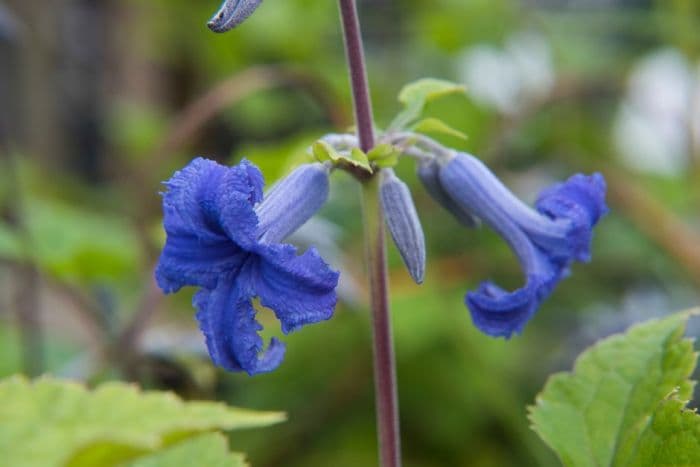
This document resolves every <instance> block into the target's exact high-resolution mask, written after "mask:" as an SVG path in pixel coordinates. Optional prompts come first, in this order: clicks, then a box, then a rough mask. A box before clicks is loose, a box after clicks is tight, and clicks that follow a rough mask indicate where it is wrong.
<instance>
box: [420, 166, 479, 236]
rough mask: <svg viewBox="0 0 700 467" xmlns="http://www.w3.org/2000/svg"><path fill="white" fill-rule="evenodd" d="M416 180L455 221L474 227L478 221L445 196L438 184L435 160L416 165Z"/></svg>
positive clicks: (439, 183)
mask: <svg viewBox="0 0 700 467" xmlns="http://www.w3.org/2000/svg"><path fill="white" fill-rule="evenodd" d="M417 172H418V178H419V179H420V181H421V182H422V183H423V186H424V187H425V189H426V191H427V192H428V194H429V195H430V196H431V197H432V198H433V199H434V200H435V201H436V202H437V203H438V204H439V205H440V206H442V207H443V208H444V209H445V210H446V211H447V212H449V213H450V214H452V215H453V216H454V217H455V219H457V221H458V222H459V223H460V224H462V225H464V226H465V227H476V226H478V225H479V219H478V218H477V217H475V216H474V214H472V213H471V212H469V211H468V210H467V209H466V208H464V207H463V206H461V205H460V204H458V203H456V202H455V201H454V200H453V199H452V198H450V195H448V194H447V192H446V191H445V189H444V188H443V186H442V183H441V182H440V165H439V164H438V162H437V161H435V160H429V161H422V162H420V163H419V164H418V171H417Z"/></svg>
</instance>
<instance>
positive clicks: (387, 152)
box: [367, 143, 401, 168]
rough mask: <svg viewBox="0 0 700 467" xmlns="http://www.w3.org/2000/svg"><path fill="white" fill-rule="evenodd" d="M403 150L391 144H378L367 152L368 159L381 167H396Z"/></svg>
mask: <svg viewBox="0 0 700 467" xmlns="http://www.w3.org/2000/svg"><path fill="white" fill-rule="evenodd" d="M400 155H401V151H400V150H399V148H397V147H396V146H393V145H391V144H386V143H383V144H378V145H376V146H375V147H374V148H372V149H371V150H370V151H369V152H368V153H367V159H368V160H369V162H371V163H373V164H374V165H376V166H377V167H380V168H388V167H394V166H395V165H396V164H398V162H399V156H400Z"/></svg>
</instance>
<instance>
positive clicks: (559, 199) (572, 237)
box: [535, 173, 608, 261]
mask: <svg viewBox="0 0 700 467" xmlns="http://www.w3.org/2000/svg"><path fill="white" fill-rule="evenodd" d="M605 192H606V184H605V179H604V178H603V176H602V175H601V174H599V173H595V174H593V175H590V176H586V175H582V174H577V175H574V176H573V177H571V178H569V179H568V180H567V181H566V182H564V183H557V184H555V185H552V186H551V187H549V188H547V189H545V190H543V191H542V193H540V195H539V197H538V199H537V202H536V203H535V206H536V208H537V210H538V211H539V212H541V213H542V214H544V215H546V216H548V217H550V218H551V219H556V220H558V219H566V220H568V221H569V223H570V225H571V227H570V228H569V230H568V232H567V235H566V238H567V240H568V242H569V244H570V245H571V249H572V254H571V256H572V258H573V259H576V260H577V261H589V260H590V257H591V254H590V245H591V236H592V235H593V230H592V229H593V226H595V225H596V224H597V223H598V220H600V218H601V217H603V216H604V215H605V214H606V213H607V212H608V208H607V206H606V204H605Z"/></svg>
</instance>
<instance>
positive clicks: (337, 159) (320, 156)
mask: <svg viewBox="0 0 700 467" xmlns="http://www.w3.org/2000/svg"><path fill="white" fill-rule="evenodd" d="M311 151H312V152H313V155H314V157H315V158H316V160H318V161H319V162H327V161H331V162H333V163H334V164H343V163H345V164H349V165H352V166H354V167H360V168H362V169H363V170H366V171H367V172H369V173H372V167H371V166H370V165H369V160H368V159H367V154H365V153H364V152H362V150H360V148H352V150H351V151H350V155H349V156H346V155H343V154H341V153H339V152H338V151H336V150H335V148H334V147H333V146H331V145H330V144H328V143H327V142H325V141H316V142H315V143H314V144H313V145H312V146H311Z"/></svg>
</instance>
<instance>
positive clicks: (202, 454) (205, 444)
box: [128, 433, 247, 467]
mask: <svg viewBox="0 0 700 467" xmlns="http://www.w3.org/2000/svg"><path fill="white" fill-rule="evenodd" d="M128 465H129V467H180V466H182V467H190V466H196V465H202V466H206V467H245V466H246V465H247V464H246V462H245V456H244V455H243V454H240V453H233V452H230V451H229V449H228V441H227V440H226V438H225V437H224V436H223V435H221V434H220V433H207V434H204V435H200V436H195V437H193V438H189V439H187V440H185V441H183V442H181V443H177V444H174V445H172V446H169V447H168V448H166V449H163V450H162V451H159V452H156V453H154V454H151V455H148V456H144V457H141V458H139V459H137V460H135V461H134V462H131V463H129V464H128Z"/></svg>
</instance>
